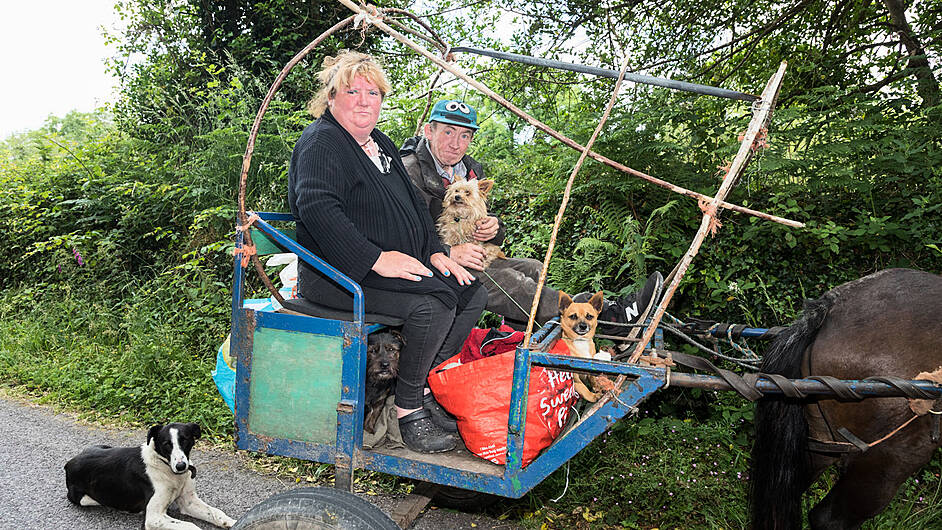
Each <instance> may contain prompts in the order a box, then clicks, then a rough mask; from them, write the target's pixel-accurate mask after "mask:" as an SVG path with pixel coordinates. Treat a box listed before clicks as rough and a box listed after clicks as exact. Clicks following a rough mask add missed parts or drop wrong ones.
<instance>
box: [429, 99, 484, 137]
mask: <svg viewBox="0 0 942 530" xmlns="http://www.w3.org/2000/svg"><path fill="white" fill-rule="evenodd" d="M429 121H437V122H439V123H447V124H449V125H457V126H459V127H467V128H468V129H473V130H475V131H476V130H478V129H479V127H478V113H477V111H476V110H474V107H472V106H471V105H468V104H467V103H464V102H463V101H458V100H455V99H443V100H441V101H439V102H438V103H436V104H435V106H434V107H432V115H431V117H429Z"/></svg>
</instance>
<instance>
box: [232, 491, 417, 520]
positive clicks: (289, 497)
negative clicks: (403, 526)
mask: <svg viewBox="0 0 942 530" xmlns="http://www.w3.org/2000/svg"><path fill="white" fill-rule="evenodd" d="M232 528H233V530H288V529H291V530H321V529H324V530H327V529H347V528H351V529H353V528H355V529H360V528H362V529H364V530H373V529H377V530H387V529H388V530H399V527H398V526H396V523H394V522H393V521H392V519H390V518H389V516H388V515H386V514H385V513H383V511H382V510H380V509H379V508H377V507H376V506H373V505H372V504H370V503H369V502H367V501H365V500H363V499H361V498H359V497H357V496H356V495H354V494H352V493H347V492H346V491H343V490H338V489H335V488H302V489H297V490H291V491H285V492H282V493H279V494H277V495H272V496H271V497H269V498H268V499H266V500H264V501H262V502H260V503H258V504H256V505H255V506H253V507H252V509H250V510H249V511H247V512H245V515H243V516H242V517H240V518H239V520H238V521H236V524H235V526H233V527H232Z"/></svg>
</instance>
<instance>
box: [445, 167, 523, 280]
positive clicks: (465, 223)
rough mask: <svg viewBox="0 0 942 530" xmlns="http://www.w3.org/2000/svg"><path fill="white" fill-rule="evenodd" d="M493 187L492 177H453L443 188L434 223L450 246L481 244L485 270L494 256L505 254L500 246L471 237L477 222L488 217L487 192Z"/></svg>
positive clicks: (502, 256)
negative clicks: (436, 219) (439, 209)
mask: <svg viewBox="0 0 942 530" xmlns="http://www.w3.org/2000/svg"><path fill="white" fill-rule="evenodd" d="M493 186H494V181H493V180H480V179H474V180H465V179H457V180H455V181H454V182H453V183H451V185H450V186H448V189H447V190H446V191H445V198H444V200H442V213H441V215H439V216H438V223H437V226H438V235H439V236H440V237H441V239H442V243H444V244H446V245H449V246H452V247H453V246H455V245H461V244H463V243H474V244H476V245H481V246H482V247H484V253H485V255H484V267H483V268H485V269H486V268H487V266H488V265H490V264H491V262H492V261H494V260H495V259H500V258H506V257H507V256H505V255H504V253H503V252H502V251H501V250H500V247H499V246H497V245H495V244H493V243H485V242H481V241H476V240H475V239H474V230H475V228H476V223H477V222H478V220H480V219H483V218H484V217H486V216H487V194H488V193H489V192H490V191H491V188H493Z"/></svg>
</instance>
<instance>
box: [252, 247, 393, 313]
mask: <svg viewBox="0 0 942 530" xmlns="http://www.w3.org/2000/svg"><path fill="white" fill-rule="evenodd" d="M280 232H281V233H282V235H284V236H286V237H288V238H289V239H291V240H292V241H297V237H298V235H297V230H296V229H294V228H289V229H283V230H281V231H280ZM252 241H253V242H254V243H255V249H256V250H255V251H256V253H257V254H258V255H259V256H267V255H271V254H277V253H279V252H284V251H285V250H288V249H285V248H283V247H282V246H281V245H279V244H278V243H276V242H275V241H273V240H272V239H271V238H270V237H268V236H267V235H266V234H265V233H264V232H262V231H261V230H258V229H256V228H252ZM281 305H282V306H284V309H286V310H287V311H284V310H282V311H280V312H288V313H296V314H300V315H306V316H312V317H318V318H326V319H329V320H344V321H347V322H352V321H353V308H352V307H351V308H350V310H349V311H347V310H343V309H334V308H333V307H328V306H325V305H321V304H318V303H317V302H312V301H311V300H308V299H306V298H295V299H291V300H287V299H286V300H285V302H284V303H283V304H281ZM351 305H352V304H351ZM363 321H364V323H365V324H382V325H384V326H390V327H399V326H402V324H403V323H404V321H403V319H401V318H399V317H394V316H391V315H383V314H380V313H364V315H363Z"/></svg>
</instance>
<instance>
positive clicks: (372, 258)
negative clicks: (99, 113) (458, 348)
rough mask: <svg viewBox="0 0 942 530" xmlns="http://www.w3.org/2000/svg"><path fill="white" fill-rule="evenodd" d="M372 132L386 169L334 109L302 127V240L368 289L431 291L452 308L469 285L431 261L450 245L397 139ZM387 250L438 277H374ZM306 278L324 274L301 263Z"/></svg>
mask: <svg viewBox="0 0 942 530" xmlns="http://www.w3.org/2000/svg"><path fill="white" fill-rule="evenodd" d="M371 136H372V138H373V140H375V141H376V143H377V144H378V145H379V147H380V149H382V151H383V152H384V153H386V154H387V155H388V156H390V158H391V159H392V164H391V167H390V172H389V173H388V174H383V173H381V172H380V171H379V170H378V169H377V168H376V166H375V165H374V164H373V162H372V161H371V160H370V158H369V157H368V156H367V155H366V153H364V152H363V149H361V148H360V147H359V146H358V145H357V142H356V141H355V140H354V139H353V137H352V136H350V134H349V133H348V132H347V131H346V130H345V129H344V128H343V127H342V126H341V125H340V124H339V123H338V122H337V120H336V119H335V118H334V117H333V116H332V115H331V114H330V111H325V112H324V115H323V116H321V117H320V118H319V119H317V120H316V121H315V122H313V123H312V124H310V125H308V126H307V128H306V129H305V130H304V132H303V133H302V135H301V138H300V139H298V142H297V144H295V147H294V151H293V152H292V155H291V167H290V169H289V171H288V204H289V206H290V207H291V213H292V214H293V215H294V218H295V220H296V221H297V227H298V243H300V244H301V245H302V246H304V247H305V248H307V249H309V250H310V251H311V252H313V253H314V254H316V255H318V256H319V257H321V258H323V259H324V260H326V261H327V262H328V263H330V264H331V265H333V266H334V267H335V268H337V269H338V270H340V272H342V273H344V274H345V275H347V276H349V277H350V279H352V280H353V281H355V282H357V283H360V284H361V285H363V286H366V287H373V288H377V289H383V290H388V291H396V292H411V293H422V294H432V295H435V296H436V298H439V299H440V300H441V301H442V302H443V303H445V304H446V305H448V306H451V307H454V305H455V303H456V301H457V299H458V293H459V292H461V291H464V289H465V287H463V286H459V285H458V282H457V281H455V279H454V277H453V276H448V277H446V276H443V275H441V274H440V273H439V272H438V270H437V269H436V268H435V267H433V266H432V265H431V263H430V261H429V258H430V257H431V255H432V254H434V253H436V252H444V250H445V249H444V248H443V247H442V245H441V243H440V242H439V240H438V237H437V233H436V232H435V224H434V222H433V221H432V218H431V216H430V215H429V213H428V208H427V206H426V204H425V203H424V202H423V201H422V199H421V198H420V197H419V195H418V194H417V193H416V190H415V187H414V186H412V183H411V182H410V180H409V176H408V173H406V169H405V167H404V166H403V165H402V160H401V159H400V158H399V156H397V150H396V147H395V145H394V144H393V143H392V141H391V140H390V139H389V138H388V137H387V136H386V135H385V134H383V133H382V132H380V131H379V130H378V129H374V130H373V132H372V133H371ZM389 250H397V251H399V252H403V253H405V254H408V255H410V256H412V257H414V258H416V259H418V260H419V261H421V262H422V263H423V264H424V265H425V266H426V267H428V268H429V269H431V270H432V271H433V273H434V274H435V276H434V277H433V278H423V279H422V280H421V281H418V282H413V281H409V280H403V279H399V278H386V277H383V276H380V275H378V274H376V273H375V272H373V271H372V270H371V269H372V266H373V264H374V263H375V262H376V260H377V259H378V258H379V255H380V253H381V252H383V251H389ZM301 275H302V281H304V282H308V281H318V279H319V277H320V276H321V275H320V273H318V272H316V270H315V269H313V268H312V267H309V266H307V264H306V263H304V262H303V261H302V270H301ZM320 279H321V280H322V281H329V280H326V279H323V278H320Z"/></svg>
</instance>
